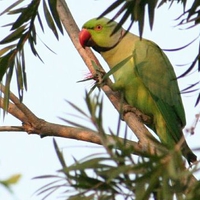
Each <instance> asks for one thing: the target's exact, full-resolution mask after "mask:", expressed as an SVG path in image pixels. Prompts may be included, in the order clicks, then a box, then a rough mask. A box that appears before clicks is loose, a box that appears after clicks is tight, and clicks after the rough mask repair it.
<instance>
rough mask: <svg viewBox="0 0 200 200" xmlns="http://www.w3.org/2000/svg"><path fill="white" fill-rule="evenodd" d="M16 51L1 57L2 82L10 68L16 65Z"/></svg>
mask: <svg viewBox="0 0 200 200" xmlns="http://www.w3.org/2000/svg"><path fill="white" fill-rule="evenodd" d="M14 54H15V52H14V50H12V51H10V52H9V53H8V54H6V55H5V56H2V57H0V82H1V81H2V78H3V76H4V74H5V72H6V70H7V69H8V68H9V67H13V65H14V58H13V57H14Z"/></svg>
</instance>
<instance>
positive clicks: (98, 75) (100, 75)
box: [93, 69, 106, 86]
mask: <svg viewBox="0 0 200 200" xmlns="http://www.w3.org/2000/svg"><path fill="white" fill-rule="evenodd" d="M105 74H106V73H105V72H104V71H101V70H99V69H97V70H96V74H95V75H94V76H93V79H94V80H95V81H96V85H98V86H102V85H104V84H105V81H104V79H103V77H104V75H105Z"/></svg>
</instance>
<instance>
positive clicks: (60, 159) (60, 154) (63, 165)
mask: <svg viewBox="0 0 200 200" xmlns="http://www.w3.org/2000/svg"><path fill="white" fill-rule="evenodd" d="M53 145H54V148H55V151H56V154H57V157H58V159H59V161H60V164H61V165H62V167H63V168H66V167H67V165H66V163H65V160H64V157H63V154H62V153H61V151H60V149H59V148H58V145H57V143H56V140H55V139H54V138H53Z"/></svg>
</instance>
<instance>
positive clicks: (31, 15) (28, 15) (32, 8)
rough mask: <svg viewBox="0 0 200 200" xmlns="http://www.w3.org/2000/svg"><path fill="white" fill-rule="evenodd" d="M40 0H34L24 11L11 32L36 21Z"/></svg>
mask: <svg viewBox="0 0 200 200" xmlns="http://www.w3.org/2000/svg"><path fill="white" fill-rule="evenodd" d="M39 3H40V0H33V1H32V2H31V3H30V4H29V5H28V6H27V7H26V8H24V9H23V11H22V12H21V15H20V16H19V17H18V19H17V20H16V21H15V23H14V24H13V26H12V28H11V30H14V29H17V28H18V27H20V26H21V25H22V24H24V23H25V22H27V21H29V20H31V21H33V20H34V19H35V16H36V14H37V11H38V6H39Z"/></svg>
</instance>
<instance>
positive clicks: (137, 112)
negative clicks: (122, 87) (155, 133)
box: [122, 104, 153, 125]
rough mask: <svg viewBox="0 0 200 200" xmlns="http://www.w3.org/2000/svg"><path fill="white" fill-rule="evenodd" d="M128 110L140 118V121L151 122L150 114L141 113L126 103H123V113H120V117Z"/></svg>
mask: <svg viewBox="0 0 200 200" xmlns="http://www.w3.org/2000/svg"><path fill="white" fill-rule="evenodd" d="M128 112H132V113H134V114H135V115H136V116H137V117H138V118H139V119H140V120H141V122H143V123H144V124H146V125H147V124H152V123H153V121H152V118H151V117H150V116H148V115H145V114H143V113H142V112H141V111H140V110H138V109H137V108H135V107H132V106H130V105H128V104H125V105H124V106H123V115H122V118H124V115H125V114H126V113H128ZM122 120H123V119H122Z"/></svg>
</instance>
